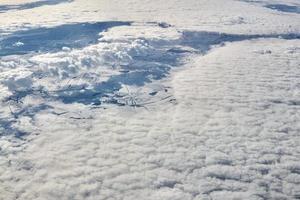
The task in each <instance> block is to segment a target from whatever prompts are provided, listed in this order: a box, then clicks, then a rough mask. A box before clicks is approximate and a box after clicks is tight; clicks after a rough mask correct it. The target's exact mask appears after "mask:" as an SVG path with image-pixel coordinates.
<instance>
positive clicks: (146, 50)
mask: <svg viewBox="0 0 300 200" xmlns="http://www.w3.org/2000/svg"><path fill="white" fill-rule="evenodd" d="M120 25H130V23H129V22H100V23H94V24H89V23H83V24H72V25H62V26H59V27H54V28H50V29H47V28H42V29H35V30H29V31H25V32H21V34H20V32H17V33H16V34H12V36H9V37H8V38H6V39H5V40H3V41H4V42H6V43H9V44H11V43H14V42H17V41H19V40H23V41H26V43H27V44H30V45H27V46H26V47H22V48H23V49H22V51H20V52H23V53H28V52H31V51H33V50H34V49H39V51H45V52H48V51H51V52H52V51H58V50H60V49H61V48H62V47H65V46H68V47H74V45H75V46H76V47H84V46H88V45H89V44H91V43H92V44H93V43H98V45H96V46H94V47H92V48H91V49H90V50H86V51H87V52H86V54H85V53H84V52H82V51H80V50H79V51H78V52H77V53H76V52H75V54H73V53H72V52H65V53H64V54H61V55H57V56H63V58H65V57H67V58H66V59H67V61H66V62H65V63H64V62H61V57H58V58H57V61H54V63H50V65H49V63H48V64H47V65H49V67H50V68H49V70H48V71H47V68H39V67H38V66H39V64H40V61H41V60H36V61H34V60H31V61H30V62H31V63H30V66H31V67H30V68H32V69H34V68H36V70H37V71H34V70H33V71H32V72H33V73H32V74H31V75H30V76H28V77H24V78H23V79H29V81H27V82H28V83H40V81H41V82H43V78H44V77H45V79H46V80H45V81H44V82H47V80H49V79H47V78H49V77H52V79H53V80H54V82H53V84H54V85H55V84H58V86H59V87H57V88H58V89H54V90H53V89H49V88H48V86H45V85H35V87H33V86H32V88H18V84H17V83H18V80H17V79H16V80H15V79H12V80H10V83H7V84H8V85H7V87H8V86H10V88H9V90H10V92H12V95H11V96H9V97H7V98H6V100H5V102H8V103H9V102H10V101H14V102H16V101H22V100H23V99H25V98H26V97H34V98H36V97H37V98H41V99H44V101H45V102H53V101H61V102H63V103H65V104H72V103H81V104H85V105H100V104H102V103H110V104H116V105H119V106H124V105H127V104H126V103H124V102H122V101H120V99H121V100H122V98H124V96H120V93H119V92H120V91H121V90H122V89H123V88H124V85H125V86H129V87H131V86H132V87H139V88H141V87H144V86H145V85H146V84H148V83H151V82H155V81H156V80H160V79H162V78H164V77H167V76H168V74H169V72H170V70H171V69H172V68H174V67H179V66H182V65H183V64H184V58H185V57H187V56H189V55H192V54H206V53H207V52H208V51H209V50H210V49H211V48H212V47H213V46H215V45H223V44H224V43H226V42H235V41H243V40H250V39H258V38H282V39H300V34H278V35H276V34H274V35H235V34H225V33H217V32H203V31H200V32H197V31H183V32H182V33H181V37H180V38H178V39H160V40H153V39H150V38H147V37H138V38H134V37H128V38H125V39H124V38H123V39H121V40H119V38H115V39H113V40H105V38H104V39H103V40H98V37H99V36H98V34H99V32H101V30H104V29H107V28H109V27H113V26H120ZM158 26H159V25H158ZM133 28H134V27H133ZM161 28H162V27H161ZM69 32H72V33H73V35H68V33H69ZM54 33H55V34H54ZM74 33H75V34H74ZM53 34H54V35H55V36H53ZM48 36H49V37H50V38H47V37H48ZM44 38H45V39H44ZM3 41H2V42H3ZM39 41H41V43H39ZM24 46H25V45H24ZM102 47H103V48H104V49H102ZM14 48H15V47H13V49H9V50H8V51H7V52H9V51H11V54H13V50H14ZM102 50H104V51H102ZM70 53H71V54H72V55H69V54H70ZM82 53H83V54H82ZM95 53H96V54H95ZM6 54H8V53H6ZM94 54H95V55H97V56H96V57H95V56H94ZM117 55H122V56H121V57H117ZM79 57H80V58H79ZM0 58H1V57H0ZM127 58H130V59H129V60H127ZM3 59H4V58H3ZM93 59H94V60H93ZM74 63H77V64H75V65H77V66H74ZM70 66H72V67H71V68H72V70H71V68H69V67H70ZM115 66H118V67H117V68H115ZM102 67H103V68H105V67H107V68H109V69H110V72H109V76H108V77H107V79H102V80H101V79H99V80H95V81H94V79H91V80H92V81H89V78H92V77H95V76H96V77H100V78H101V77H102V76H103V73H102V71H101V69H100V68H102ZM99 69H100V70H99ZM45 70H46V71H45ZM70 70H71V71H70ZM74 70H75V73H74V74H75V75H76V77H79V78H80V79H81V80H78V81H76V79H73V78H72V76H73V75H72V73H73V71H74ZM52 71H53V72H55V73H54V74H51V73H52ZM58 71H61V72H62V73H63V74H66V75H67V76H68V77H69V79H70V80H71V81H70V83H71V84H69V81H68V83H67V84H65V85H64V86H62V87H61V85H59V83H56V82H60V81H61V79H62V77H61V76H60V75H59V73H58ZM116 71H117V73H116ZM111 72H112V73H111ZM68 77H67V79H64V80H66V81H67V80H68ZM84 77H86V79H85V78H84ZM14 82H16V84H14ZM3 84H5V83H3ZM31 85H32V84H31ZM30 87H31V86H30ZM154 92H155V91H154ZM151 94H152V93H149V99H151V97H150V96H151ZM146 98H148V97H146ZM41 105H43V106H41ZM129 106H130V105H129ZM133 106H138V105H137V104H134V105H133ZM21 107H22V108H20V109H19V110H17V111H15V112H14V115H16V117H15V118H18V117H20V116H27V117H29V118H32V117H34V115H35V113H37V112H39V111H41V110H44V109H48V108H49V107H47V104H45V105H44V104H39V105H35V106H33V107H32V106H31V107H30V106H29V107H28V106H26V105H22V106H21ZM50 109H51V108H50ZM2 121H3V122H0V126H5V127H8V128H9V127H12V126H11V125H10V120H8V121H7V120H5V119H3V120H2Z"/></svg>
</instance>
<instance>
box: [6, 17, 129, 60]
mask: <svg viewBox="0 0 300 200" xmlns="http://www.w3.org/2000/svg"><path fill="white" fill-rule="evenodd" d="M130 24H131V23H130V22H118V21H110V22H98V23H78V24H64V25H61V26H57V27H52V28H37V29H30V30H25V31H18V32H15V33H13V34H12V35H9V36H7V37H5V38H3V39H2V40H0V57H1V56H8V55H22V54H27V53H33V52H41V53H42V52H56V51H60V50H61V49H62V48H63V47H67V48H83V47H85V46H88V45H91V44H95V43H97V41H98V39H99V37H100V36H99V33H100V32H103V31H105V30H107V29H109V28H112V27H115V26H125V25H126V26H129V25H130Z"/></svg>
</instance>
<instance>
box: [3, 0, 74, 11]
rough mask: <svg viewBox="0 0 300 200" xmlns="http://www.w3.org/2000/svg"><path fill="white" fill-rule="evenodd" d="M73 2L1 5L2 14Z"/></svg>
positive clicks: (51, 0) (53, 0)
mask: <svg viewBox="0 0 300 200" xmlns="http://www.w3.org/2000/svg"><path fill="white" fill-rule="evenodd" d="M72 1H73V0H42V1H36V2H31V3H24V4H17V5H0V13H3V12H7V11H10V10H26V9H32V8H37V7H41V6H46V5H57V4H60V3H70V2H72Z"/></svg>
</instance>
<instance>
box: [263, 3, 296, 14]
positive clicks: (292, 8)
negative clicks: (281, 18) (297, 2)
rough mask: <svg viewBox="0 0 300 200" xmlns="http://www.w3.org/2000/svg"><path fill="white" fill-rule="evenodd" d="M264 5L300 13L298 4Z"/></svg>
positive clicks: (273, 8) (278, 9)
mask: <svg viewBox="0 0 300 200" xmlns="http://www.w3.org/2000/svg"><path fill="white" fill-rule="evenodd" d="M265 7H266V8H270V9H272V10H277V11H281V12H288V13H296V14H300V7H299V6H291V5H286V4H268V5H265Z"/></svg>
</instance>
